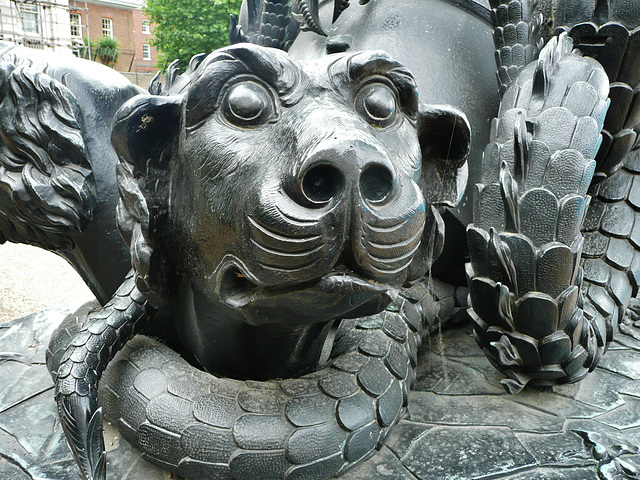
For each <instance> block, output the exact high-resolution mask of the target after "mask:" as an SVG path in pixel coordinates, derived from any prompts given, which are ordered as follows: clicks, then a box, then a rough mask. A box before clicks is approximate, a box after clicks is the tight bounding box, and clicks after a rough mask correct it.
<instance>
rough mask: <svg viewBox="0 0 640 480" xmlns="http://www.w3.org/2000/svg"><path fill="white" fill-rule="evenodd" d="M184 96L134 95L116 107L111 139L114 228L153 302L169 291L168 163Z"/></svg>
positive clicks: (138, 283) (160, 302)
mask: <svg viewBox="0 0 640 480" xmlns="http://www.w3.org/2000/svg"><path fill="white" fill-rule="evenodd" d="M183 103H184V101H183V97H181V96H169V97H158V96H152V95H138V96H137V97H134V98H132V99H131V100H129V101H128V102H127V103H125V104H124V105H123V106H122V107H121V108H120V110H118V112H117V113H116V115H115V117H114V121H113V126H112V131H111V143H112V144H113V147H114V149H115V150H116V152H117V154H118V157H119V159H120V163H119V164H118V167H117V177H118V191H119V193H120V202H119V204H118V210H117V215H118V216H117V220H118V229H119V230H120V233H121V235H122V237H123V238H124V239H125V241H127V242H128V243H129V249H130V252H131V264H132V266H133V267H134V269H135V272H136V286H137V287H138V289H139V290H140V292H142V294H144V296H145V297H146V298H147V300H149V302H150V303H151V304H152V305H153V306H154V307H156V308H158V307H160V306H161V305H163V304H164V302H165V301H166V299H167V298H168V297H169V296H170V295H171V290H172V287H173V284H174V283H175V282H174V281H172V278H173V277H172V275H173V273H172V272H173V270H172V265H171V256H170V255H167V253H168V252H170V246H169V244H168V239H167V238H165V233H166V231H167V228H166V225H167V222H168V210H169V202H170V199H169V192H170V185H169V182H170V180H169V177H170V175H169V167H170V165H171V159H172V158H173V156H174V153H175V151H176V149H177V148H178V143H179V135H180V125H181V118H182V107H183Z"/></svg>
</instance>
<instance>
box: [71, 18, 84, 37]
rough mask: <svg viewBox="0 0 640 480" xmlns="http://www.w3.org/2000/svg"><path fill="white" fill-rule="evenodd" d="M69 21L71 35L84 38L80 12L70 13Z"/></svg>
mask: <svg viewBox="0 0 640 480" xmlns="http://www.w3.org/2000/svg"><path fill="white" fill-rule="evenodd" d="M69 22H70V23H71V36H72V37H73V38H82V17H80V14H79V13H69ZM74 31H75V33H74Z"/></svg>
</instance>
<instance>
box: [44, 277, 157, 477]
mask: <svg viewBox="0 0 640 480" xmlns="http://www.w3.org/2000/svg"><path fill="white" fill-rule="evenodd" d="M152 311H153V309H152V308H151V307H150V306H149V304H148V302H147V301H146V300H145V298H144V297H143V296H142V295H141V294H140V292H139V291H138V289H137V288H136V286H135V282H134V274H133V271H131V272H129V274H128V275H127V277H126V279H125V281H124V282H123V284H122V285H121V286H120V288H119V289H118V290H117V291H116V293H115V294H114V296H113V298H112V299H111V300H110V301H109V302H108V303H107V304H106V305H105V306H104V307H103V308H102V309H101V310H100V311H99V312H97V313H95V314H94V315H92V316H91V317H90V318H89V321H88V323H87V324H86V325H85V326H84V327H82V328H81V330H80V331H79V332H78V333H76V334H75V335H74V336H73V339H72V340H71V342H70V343H69V344H68V346H67V347H66V349H65V351H64V353H63V354H62V355H61V356H60V355H59V352H52V351H51V347H50V348H49V350H48V352H47V353H48V355H47V365H48V366H49V369H50V371H51V373H52V376H53V379H54V381H55V384H56V393H55V396H56V402H57V404H58V414H59V415H60V420H61V422H62V428H63V429H64V431H65V434H66V435H67V438H68V439H70V441H69V445H70V446H71V451H72V452H73V455H74V457H75V459H76V461H77V462H78V465H79V466H80V468H81V473H82V475H83V477H84V478H86V479H101V478H102V479H103V478H105V475H106V472H105V467H106V463H105V449H104V440H103V438H102V409H100V408H98V391H97V385H98V381H99V380H100V377H101V376H102V372H103V371H104V369H105V368H106V366H107V364H108V363H109V361H110V360H111V359H112V358H113V356H114V355H115V354H116V353H117V352H118V351H119V350H120V349H121V348H122V347H123V345H124V344H125V343H126V342H127V341H128V340H129V339H130V338H131V337H132V336H133V335H134V334H135V333H136V331H137V329H138V328H139V326H140V325H141V323H142V322H143V321H144V320H145V319H147V318H148V317H149V315H150V314H151V313H152ZM66 327H67V325H63V326H62V330H61V331H62V332H63V333H62V335H64V334H65V333H66ZM56 344H58V345H59V344H60V342H54V343H53V345H56Z"/></svg>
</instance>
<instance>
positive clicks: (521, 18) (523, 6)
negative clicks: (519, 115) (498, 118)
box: [490, 0, 542, 94]
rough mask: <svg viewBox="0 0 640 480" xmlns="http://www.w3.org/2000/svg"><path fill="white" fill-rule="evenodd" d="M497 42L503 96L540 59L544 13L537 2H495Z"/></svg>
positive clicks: (515, 0)
mask: <svg viewBox="0 0 640 480" xmlns="http://www.w3.org/2000/svg"><path fill="white" fill-rule="evenodd" d="M490 3H491V20H492V23H493V27H494V29H493V42H494V44H495V48H496V49H495V52H494V54H495V59H496V68H497V72H496V74H497V76H498V85H499V86H500V93H501V94H504V92H505V91H506V90H507V87H509V85H511V83H513V81H514V80H515V79H516V78H517V77H518V75H519V74H520V71H521V70H522V69H523V68H524V67H525V66H527V65H529V63H531V62H532V61H533V60H535V59H536V58H537V56H538V52H539V51H540V48H541V46H542V40H541V38H540V28H541V25H542V14H541V13H539V12H538V11H537V10H536V6H537V5H536V4H537V2H535V1H533V0H491V1H490Z"/></svg>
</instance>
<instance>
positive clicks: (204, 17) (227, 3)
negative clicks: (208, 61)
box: [145, 0, 242, 71]
mask: <svg viewBox="0 0 640 480" xmlns="http://www.w3.org/2000/svg"><path fill="white" fill-rule="evenodd" d="M241 4H242V0H147V5H146V8H145V12H146V13H147V15H148V16H149V19H150V20H151V21H152V22H153V23H155V24H156V26H155V28H154V29H153V33H154V34H155V36H156V40H155V42H154V45H155V46H156V47H157V48H158V50H159V53H158V64H157V65H158V67H159V68H160V69H161V70H163V71H164V70H165V69H166V68H167V66H168V65H169V63H171V62H172V61H173V60H175V59H178V60H180V67H181V68H185V67H186V66H187V65H188V64H189V60H190V59H191V57H192V56H193V55H197V54H198V53H203V52H206V53H208V52H211V51H213V50H215V49H217V48H220V47H224V46H225V45H228V44H229V15H230V14H232V13H233V14H236V15H237V14H238V12H239V11H240V5H241Z"/></svg>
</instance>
